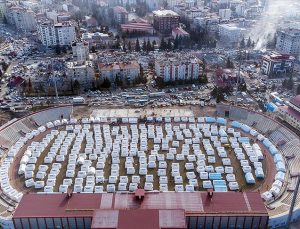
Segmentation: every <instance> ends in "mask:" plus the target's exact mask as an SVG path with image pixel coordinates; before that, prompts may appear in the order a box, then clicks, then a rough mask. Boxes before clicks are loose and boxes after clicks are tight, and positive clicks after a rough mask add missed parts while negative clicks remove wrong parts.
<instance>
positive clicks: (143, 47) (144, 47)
mask: <svg viewBox="0 0 300 229" xmlns="http://www.w3.org/2000/svg"><path fill="white" fill-rule="evenodd" d="M142 49H143V51H144V52H146V51H147V43H146V40H145V39H144V41H143V45H142Z"/></svg>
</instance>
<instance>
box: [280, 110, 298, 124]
mask: <svg viewBox="0 0 300 229" xmlns="http://www.w3.org/2000/svg"><path fill="white" fill-rule="evenodd" d="M279 109H280V110H282V111H284V112H286V113H288V114H289V115H290V116H292V117H294V118H295V119H297V120H298V121H300V112H298V111H296V110H294V109H293V108H291V107H288V106H281V107H279Z"/></svg>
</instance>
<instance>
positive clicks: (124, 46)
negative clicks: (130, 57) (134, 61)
mask: <svg viewBox="0 0 300 229" xmlns="http://www.w3.org/2000/svg"><path fill="white" fill-rule="evenodd" d="M123 51H124V52H126V45H125V43H124V44H123Z"/></svg>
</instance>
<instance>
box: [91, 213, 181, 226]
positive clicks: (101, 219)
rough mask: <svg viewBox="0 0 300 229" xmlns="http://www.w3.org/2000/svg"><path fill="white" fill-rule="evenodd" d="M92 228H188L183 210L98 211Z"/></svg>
mask: <svg viewBox="0 0 300 229" xmlns="http://www.w3.org/2000/svg"><path fill="white" fill-rule="evenodd" d="M92 228H118V229H127V228H130V229H140V228H143V229H160V228H178V229H179V228H186V222H185V214H184V211H183V210H158V209H151V210H149V209H148V210H144V209H143V210H141V209H138V210H96V211H95V212H94V217H93V221H92Z"/></svg>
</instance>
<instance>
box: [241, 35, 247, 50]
mask: <svg viewBox="0 0 300 229" xmlns="http://www.w3.org/2000/svg"><path fill="white" fill-rule="evenodd" d="M245 46H246V43H245V38H244V37H243V38H242V40H241V42H240V48H242V49H243V48H245Z"/></svg>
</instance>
